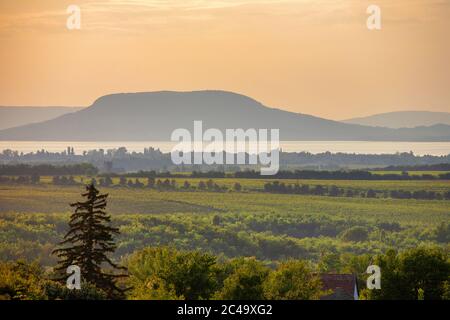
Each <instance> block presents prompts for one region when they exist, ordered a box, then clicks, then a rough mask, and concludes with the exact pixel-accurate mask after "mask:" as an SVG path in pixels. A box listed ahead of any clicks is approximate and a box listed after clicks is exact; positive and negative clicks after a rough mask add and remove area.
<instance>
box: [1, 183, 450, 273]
mask: <svg viewBox="0 0 450 320" xmlns="http://www.w3.org/2000/svg"><path fill="white" fill-rule="evenodd" d="M184 180H185V179H182V181H184ZM192 180H194V179H192ZM197 180H201V179H197ZM214 181H215V182H216V183H219V184H226V185H229V186H232V185H233V184H234V183H235V182H236V179H214ZM192 182H193V181H192ZM239 182H240V183H241V184H242V185H243V186H244V187H245V188H248V189H252V188H259V187H260V186H261V185H262V184H264V180H257V179H256V180H244V179H241V180H240V181H239ZM293 182H295V181H293ZM317 182H320V184H325V183H329V184H335V185H357V186H358V187H362V186H365V187H367V188H372V187H374V186H377V187H380V188H392V187H394V186H395V187H396V188H399V185H400V186H401V188H407V187H409V188H432V189H433V190H441V189H446V188H447V189H448V186H447V185H446V184H445V183H443V182H439V181H438V182H436V181H434V182H431V181H324V180H320V181H317ZM180 183H181V182H180ZM193 183H195V182H193ZM308 183H309V184H312V183H311V180H308ZM82 191H83V190H82V187H81V186H71V187H58V186H53V185H51V184H43V185H38V186H4V185H3V186H0V259H1V260H3V259H6V260H10V259H11V260H15V259H19V258H24V257H25V258H28V259H39V260H40V261H41V262H42V263H43V264H45V265H51V264H52V263H54V262H55V261H54V257H52V256H51V255H50V252H51V250H52V249H53V248H54V245H55V243H57V242H58V241H60V240H61V238H62V236H63V234H64V232H65V230H66V228H67V221H68V216H69V214H70V212H71V208H70V207H69V205H68V204H69V203H71V202H74V201H77V200H79V199H80V193H81V192H82ZM101 191H102V192H106V193H109V203H108V211H109V212H110V213H111V214H112V215H113V222H114V224H116V225H117V226H118V227H120V230H121V235H120V237H119V239H118V240H119V247H118V250H117V252H116V256H117V257H121V256H124V255H127V254H129V253H131V252H133V251H134V250H136V249H139V248H142V247H145V246H149V245H173V246H175V247H177V248H180V249H201V250H206V251H210V252H213V253H215V254H219V255H220V254H222V255H224V256H226V257H233V256H241V255H244V256H256V257H258V258H259V259H263V260H279V259H285V258H289V257H294V258H307V259H312V260H317V259H318V258H319V257H320V256H321V255H322V254H323V253H330V252H337V253H355V254H362V253H379V252H383V251H385V250H387V249H388V248H392V247H394V248H397V249H406V248H411V247H416V246H418V245H420V244H440V245H443V246H446V245H448V243H446V242H444V243H442V242H439V241H438V240H437V237H436V230H437V228H438V226H439V225H440V224H442V223H448V222H449V221H450V202H449V201H438V200H436V201H435V200H412V199H409V200H397V199H367V198H345V197H336V198H333V197H322V196H302V195H287V194H267V193H260V192H249V191H247V192H223V193H218V192H207V191H202V192H200V191H195V192H183V191H164V192H160V191H156V190H150V189H130V188H117V187H114V188H101ZM355 228H360V229H361V228H362V229H363V230H365V232H366V234H365V236H364V237H363V238H362V239H356V240H355V239H350V240H349V239H346V238H345V237H346V236H345V235H346V234H347V233H349V231H351V230H353V229H355Z"/></svg>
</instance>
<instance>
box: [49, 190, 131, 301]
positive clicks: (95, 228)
mask: <svg viewBox="0 0 450 320" xmlns="http://www.w3.org/2000/svg"><path fill="white" fill-rule="evenodd" d="M86 191H87V192H86V193H84V194H82V196H83V197H85V198H86V201H85V202H76V203H73V204H71V205H70V206H71V207H74V208H75V212H74V213H73V214H72V215H71V217H70V222H69V227H70V230H69V231H68V232H67V234H66V235H65V236H64V240H63V241H62V242H61V243H60V248H58V249H56V250H54V251H53V253H54V254H56V255H57V256H58V257H59V262H58V265H57V267H56V268H55V271H56V272H57V273H60V274H61V278H60V280H63V279H66V277H67V275H64V276H63V274H65V273H66V269H67V267H68V266H70V265H77V266H78V267H80V271H81V279H82V281H86V282H89V283H91V284H93V285H95V286H96V287H97V288H99V289H101V290H103V291H104V292H105V293H106V294H107V295H108V297H109V298H122V297H123V292H124V290H123V289H121V288H119V287H118V286H117V285H116V281H117V279H118V278H120V277H126V275H125V274H119V273H118V271H119V270H122V271H125V270H126V268H124V267H119V266H118V265H116V264H115V263H113V262H112V261H111V260H110V259H109V258H108V254H109V253H112V252H114V250H115V249H116V245H115V243H114V239H113V235H114V234H116V235H117V234H119V229H118V228H114V227H111V226H110V222H111V217H110V216H109V215H108V214H107V213H106V212H105V208H106V204H107V203H106V199H107V197H108V194H100V192H99V191H98V190H97V189H96V188H95V186H94V185H93V184H90V185H88V186H86ZM105 268H107V271H105Z"/></svg>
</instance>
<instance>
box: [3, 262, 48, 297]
mask: <svg viewBox="0 0 450 320" xmlns="http://www.w3.org/2000/svg"><path fill="white" fill-rule="evenodd" d="M46 284H47V281H46V280H45V279H43V271H42V269H41V267H40V266H39V264H37V263H31V264H28V263H25V262H23V261H17V262H14V263H13V262H0V300H43V299H47V295H46V293H45V286H46Z"/></svg>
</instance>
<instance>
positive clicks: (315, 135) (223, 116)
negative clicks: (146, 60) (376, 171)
mask: <svg viewBox="0 0 450 320" xmlns="http://www.w3.org/2000/svg"><path fill="white" fill-rule="evenodd" d="M194 120H202V121H203V127H204V128H203V130H205V129H207V128H218V129H220V130H222V131H224V130H225V129H227V128H231V129H234V128H243V129H248V128H256V129H259V128H269V129H270V128H278V129H280V138H281V139H282V140H359V141H364V140H379V141H401V140H403V141H407V140H409V141H450V126H446V125H436V126H431V127H420V128H414V129H385V128H374V127H367V126H360V125H354V124H345V123H342V122H337V121H331V120H326V119H322V118H318V117H314V116H310V115H305V114H299V113H293V112H288V111H283V110H279V109H272V108H268V107H266V106H264V105H262V104H261V103H259V102H257V101H255V100H254V99H252V98H249V97H246V96H243V95H240V94H236V93H232V92H225V91H195V92H171V91H160V92H148V93H126V94H112V95H107V96H103V97H101V98H99V99H98V100H96V101H95V102H94V103H93V105H92V106H90V107H88V108H85V109H83V110H80V111H77V112H74V113H70V114H65V115H62V116H60V117H58V118H56V119H53V120H47V121H44V122H40V123H35V124H29V125H24V126H19V127H16V128H11V129H6V130H1V131H0V140H58V141H64V140H69V141H75V140H79V141H127V140H128V141H158V140H159V141H168V140H170V136H171V133H172V131H173V130H174V129H176V128H187V129H189V130H191V132H192V130H193V121H194Z"/></svg>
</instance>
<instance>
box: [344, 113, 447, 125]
mask: <svg viewBox="0 0 450 320" xmlns="http://www.w3.org/2000/svg"><path fill="white" fill-rule="evenodd" d="M342 122H345V123H352V124H360V125H365V126H373V127H387V128H414V127H420V126H432V125H435V124H446V125H450V112H431V111H397V112H388V113H380V114H375V115H373V116H368V117H362V118H353V119H348V120H343V121H342Z"/></svg>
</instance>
